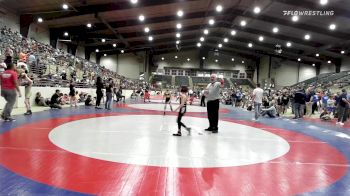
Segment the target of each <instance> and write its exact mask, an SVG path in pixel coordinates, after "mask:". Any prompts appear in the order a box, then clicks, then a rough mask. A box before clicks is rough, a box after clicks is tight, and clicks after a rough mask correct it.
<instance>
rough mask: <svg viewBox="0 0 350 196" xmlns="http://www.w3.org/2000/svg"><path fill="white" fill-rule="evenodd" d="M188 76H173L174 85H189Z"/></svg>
mask: <svg viewBox="0 0 350 196" xmlns="http://www.w3.org/2000/svg"><path fill="white" fill-rule="evenodd" d="M189 84H190V82H189V81H188V76H175V85H176V86H189Z"/></svg>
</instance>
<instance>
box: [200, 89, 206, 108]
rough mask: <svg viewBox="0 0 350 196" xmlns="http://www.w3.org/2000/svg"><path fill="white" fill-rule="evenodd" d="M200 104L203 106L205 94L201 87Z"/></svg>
mask: <svg viewBox="0 0 350 196" xmlns="http://www.w3.org/2000/svg"><path fill="white" fill-rule="evenodd" d="M201 106H203V107H205V95H204V90H203V89H202V91H201Z"/></svg>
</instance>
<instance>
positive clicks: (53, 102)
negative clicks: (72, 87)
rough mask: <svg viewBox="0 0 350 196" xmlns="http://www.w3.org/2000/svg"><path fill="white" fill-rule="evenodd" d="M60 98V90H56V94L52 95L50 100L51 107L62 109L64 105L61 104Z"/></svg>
mask: <svg viewBox="0 0 350 196" xmlns="http://www.w3.org/2000/svg"><path fill="white" fill-rule="evenodd" d="M59 98H60V90H58V89H57V90H56V92H55V94H53V95H52V97H51V100H50V107H51V108H57V109H62V107H61V106H60V105H59V104H60V103H59Z"/></svg>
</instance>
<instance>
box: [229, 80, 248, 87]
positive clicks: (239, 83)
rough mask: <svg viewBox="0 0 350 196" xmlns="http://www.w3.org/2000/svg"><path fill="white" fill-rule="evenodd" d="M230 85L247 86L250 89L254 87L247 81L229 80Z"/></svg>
mask: <svg viewBox="0 0 350 196" xmlns="http://www.w3.org/2000/svg"><path fill="white" fill-rule="evenodd" d="M230 80H231V82H232V84H234V85H238V86H249V87H250V88H254V85H253V84H252V83H251V82H250V81H249V80H248V79H235V78H230Z"/></svg>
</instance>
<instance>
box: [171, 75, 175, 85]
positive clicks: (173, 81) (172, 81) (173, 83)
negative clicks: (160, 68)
mask: <svg viewBox="0 0 350 196" xmlns="http://www.w3.org/2000/svg"><path fill="white" fill-rule="evenodd" d="M171 86H175V76H172V78H171Z"/></svg>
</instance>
